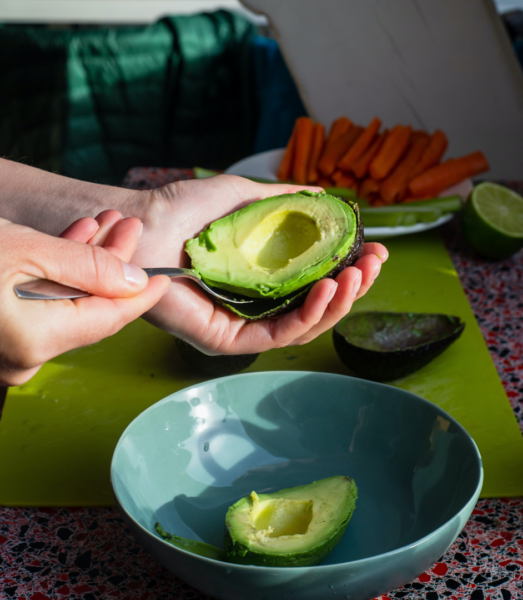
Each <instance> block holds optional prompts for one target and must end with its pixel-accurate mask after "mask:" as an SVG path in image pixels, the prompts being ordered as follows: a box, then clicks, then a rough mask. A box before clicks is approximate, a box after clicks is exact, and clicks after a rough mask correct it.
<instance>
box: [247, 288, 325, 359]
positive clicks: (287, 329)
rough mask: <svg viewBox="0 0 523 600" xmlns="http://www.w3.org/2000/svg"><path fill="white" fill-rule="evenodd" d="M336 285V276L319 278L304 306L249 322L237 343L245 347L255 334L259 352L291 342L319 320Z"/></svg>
mask: <svg viewBox="0 0 523 600" xmlns="http://www.w3.org/2000/svg"><path fill="white" fill-rule="evenodd" d="M336 288H337V284H336V282H335V281H333V280H332V279H323V280H322V281H319V282H318V283H316V284H315V285H314V286H313V287H312V288H311V290H310V292H309V293H308V295H307V298H306V299H305V302H304V303H303V306H301V307H300V308H297V309H296V310H293V311H292V312H290V313H287V314H286V315H283V316H282V317H280V318H279V319H277V320H269V319H264V320H261V321H255V322H254V323H248V324H247V325H246V326H245V327H244V328H243V330H242V332H241V334H242V335H241V336H238V338H237V339H236V340H235V342H236V343H235V346H239V347H241V346H242V345H244V344H245V341H246V339H245V338H247V344H245V345H247V347H248V344H249V338H250V339H251V340H252V339H253V336H254V339H258V340H259V344H260V345H259V346H258V350H256V352H263V351H265V350H270V349H271V348H281V347H284V346H288V345H289V344H291V343H292V342H294V340H295V339H297V338H300V337H302V336H304V335H305V334H306V333H307V332H308V331H309V330H310V329H311V328H312V327H314V326H315V325H316V324H317V323H319V321H320V320H321V318H322V317H323V314H324V312H325V310H326V309H327V305H328V304H329V301H330V300H331V299H332V297H333V295H334V293H335V291H336ZM246 334H247V335H246ZM242 338H243V339H242ZM251 345H252V344H251ZM237 351H238V352H240V349H239V348H238V350H237ZM251 352H252V350H251Z"/></svg>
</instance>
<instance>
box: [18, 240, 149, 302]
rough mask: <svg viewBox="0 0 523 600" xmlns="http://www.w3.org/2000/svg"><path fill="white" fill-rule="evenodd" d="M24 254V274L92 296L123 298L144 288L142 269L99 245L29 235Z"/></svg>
mask: <svg viewBox="0 0 523 600" xmlns="http://www.w3.org/2000/svg"><path fill="white" fill-rule="evenodd" d="M32 234H34V232H32ZM29 235H31V234H29ZM20 243H23V240H20ZM25 251H26V258H27V260H26V265H25V266H24V272H25V274H26V275H29V276H33V277H39V278H43V279H50V280H51V281H56V282H58V283H62V284H64V285H68V286H71V287H75V288H78V289H81V290H84V291H86V292H89V293H91V294H93V295H96V296H102V297H105V298H126V297H129V296H134V295H136V294H138V293H139V292H141V291H142V290H143V289H144V288H145V287H146V286H147V281H148V277H147V274H146V273H145V271H143V269H140V268H139V267H137V266H136V265H133V264H130V263H127V262H124V261H122V260H120V259H119V258H118V257H116V256H114V255H113V254H111V253H110V252H108V251H107V250H105V249H104V248H100V247H99V246H91V245H88V244H81V243H78V242H74V241H70V240H64V239H61V238H55V237H52V236H48V235H45V234H39V235H38V236H34V235H33V236H32V240H31V245H30V246H29V247H27V248H26V250H25ZM15 283H17V282H15Z"/></svg>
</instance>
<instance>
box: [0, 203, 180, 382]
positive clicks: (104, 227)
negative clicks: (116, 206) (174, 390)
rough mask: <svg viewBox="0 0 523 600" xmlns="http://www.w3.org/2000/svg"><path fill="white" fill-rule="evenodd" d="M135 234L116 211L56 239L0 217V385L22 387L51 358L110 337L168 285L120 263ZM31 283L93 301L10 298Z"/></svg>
mask: <svg viewBox="0 0 523 600" xmlns="http://www.w3.org/2000/svg"><path fill="white" fill-rule="evenodd" d="M140 229H141V223H140V221H139V220H138V219H134V218H131V219H122V215H121V214H120V213H118V212H116V211H106V212H105V213H102V214H101V215H99V217H98V218H97V219H91V218H85V219H80V220H79V221H77V222H76V223H74V224H73V225H71V227H69V228H68V229H67V230H66V231H65V232H64V233H63V239H60V238H55V237H52V236H49V235H46V234H44V233H40V232H37V231H34V230H33V229H30V228H28V227H23V226H20V225H14V224H13V223H10V222H9V221H6V220H4V219H0V256H2V263H1V265H0V384H4V385H20V384H22V383H24V382H26V381H27V380H28V379H30V378H31V377H32V376H33V375H34V374H35V373H36V372H37V371H38V369H39V368H40V366H41V365H42V364H43V363H44V362H46V361H47V360H49V359H50V358H53V357H54V356H57V355H59V354H62V353H63V352H66V351H67V350H71V349H73V348H77V347H80V346H84V345H86V344H93V343H95V342H98V341H99V340H101V339H103V338H104V337H107V336H109V335H112V334H113V333H115V332H116V331H118V330H119V329H121V328H122V327H123V326H124V325H126V324H127V323H129V322H130V321H133V320H134V319H136V318H138V317H139V316H140V315H141V314H142V313H143V312H145V311H147V310H149V309H150V308H151V307H152V306H154V304H156V302H158V300H159V299H160V298H161V296H162V295H163V293H164V292H165V291H166V290H167V288H168V286H169V284H170V280H169V279H168V278H167V277H163V276H160V277H153V278H151V279H148V278H147V275H146V274H145V273H144V271H142V269H139V268H138V267H136V266H134V265H130V264H128V263H126V262H124V261H127V260H129V259H130V257H131V256H132V254H133V252H134V250H135V248H136V244H137V243H138V238H139V234H140ZM78 242H84V243H78ZM96 245H98V246H103V248H102V247H95V246H96ZM31 278H45V279H51V280H52V281H57V282H59V283H63V284H65V285H70V286H72V287H76V288H80V289H83V290H85V291H87V292H90V293H91V294H94V295H93V296H91V297H87V298H79V299H77V300H45V301H43V300H21V299H19V298H17V297H16V295H15V293H14V291H13V287H14V286H15V285H16V284H18V283H21V282H23V281H27V280H29V279H31Z"/></svg>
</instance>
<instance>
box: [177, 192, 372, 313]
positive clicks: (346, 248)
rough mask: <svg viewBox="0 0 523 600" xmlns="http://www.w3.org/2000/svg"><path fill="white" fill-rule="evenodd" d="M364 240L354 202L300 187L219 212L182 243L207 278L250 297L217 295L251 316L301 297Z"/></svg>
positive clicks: (351, 258) (353, 255)
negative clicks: (240, 301) (220, 214)
mask: <svg viewBox="0 0 523 600" xmlns="http://www.w3.org/2000/svg"><path fill="white" fill-rule="evenodd" d="M362 246H363V223H362V222H361V218H360V215H359V209H358V206H357V204H356V203H354V202H352V201H351V200H348V199H341V198H337V197H336V196H331V195H329V194H326V193H325V192H309V191H303V192H299V193H295V194H283V195H280V196H272V197H270V198H265V199H264V200H259V201H257V202H253V203H252V204H249V205H248V206H246V207H244V208H242V209H240V210H238V211H236V212H234V213H232V214H230V215H227V216H226V217H223V218H221V219H218V220H217V221H214V222H213V223H211V224H210V225H209V226H208V227H206V229H205V230H204V231H202V232H201V233H200V234H199V235H198V236H197V237H195V238H193V239H191V240H189V241H188V242H187V244H186V246H185V249H186V251H187V253H188V254H189V256H190V258H191V262H192V268H193V270H194V271H195V272H196V273H197V274H198V275H199V276H200V277H201V279H202V280H203V281H204V282H205V283H206V284H207V285H209V286H210V287H212V288H213V289H216V290H217V291H219V292H223V293H224V294H225V295H228V296H229V297H234V298H237V299H242V298H244V299H251V300H253V302H251V303H250V304H245V305H233V304H228V303H227V302H224V301H220V300H217V301H219V302H220V303H221V304H222V305H223V306H225V307H226V308H228V309H229V310H231V311H233V312H235V313H236V314H238V315H240V316H242V317H244V318H246V319H249V320H254V319H259V318H264V317H268V316H272V315H276V314H279V313H281V312H287V311H289V310H291V309H292V308H294V307H295V306H298V305H299V304H301V303H303V301H304V300H305V297H306V294H307V291H308V290H309V289H310V287H311V286H312V285H313V284H314V283H315V282H316V281H318V280H320V279H323V278H324V277H335V276H336V275H337V274H338V273H339V272H340V271H341V270H342V269H343V268H345V267H346V266H349V265H351V264H353V263H354V262H355V261H356V260H357V259H358V258H359V256H360V254H361V250H362Z"/></svg>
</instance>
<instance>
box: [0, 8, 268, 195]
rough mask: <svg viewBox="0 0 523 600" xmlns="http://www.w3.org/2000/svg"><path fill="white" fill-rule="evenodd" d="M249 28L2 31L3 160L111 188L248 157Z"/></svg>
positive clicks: (202, 21) (226, 16) (225, 20)
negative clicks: (153, 171) (139, 169)
mask: <svg viewBox="0 0 523 600" xmlns="http://www.w3.org/2000/svg"><path fill="white" fill-rule="evenodd" d="M254 34H255V31H254V28H253V26H252V25H251V24H250V23H249V22H248V21H246V20H245V19H244V18H243V17H241V16H239V15H235V14H233V13H229V12H226V11H217V12H215V13H210V14H201V15H191V16H176V17H168V18H165V19H162V20H161V21H159V22H158V23H155V24H153V25H150V26H147V27H114V28H87V29H75V30H60V29H49V28H43V27H20V26H0V155H2V156H6V157H8V158H12V159H13V160H23V162H26V163H28V164H32V165H34V166H37V167H41V168H44V169H49V170H54V171H58V172H61V173H63V174H65V175H69V176H71V177H76V178H79V179H85V180H89V181H98V182H101V183H113V184H115V183H119V182H120V181H121V179H122V177H123V175H124V174H125V172H126V171H127V170H128V169H129V168H130V167H133V166H136V165H154V166H167V165H176V166H180V167H183V166H187V167H192V166H194V165H205V166H208V167H215V168H222V167H226V166H228V165H229V164H231V163H233V162H235V161H236V160H238V159H239V158H242V157H243V156H246V155H248V154H249V153H250V152H251V149H252V146H253V140H254V134H255V131H254V130H255V119H256V115H255V110H256V109H255V103H254V101H253V94H254V90H253V81H252V74H251V70H250V67H249V44H250V42H251V40H252V37H253V36H254Z"/></svg>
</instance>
